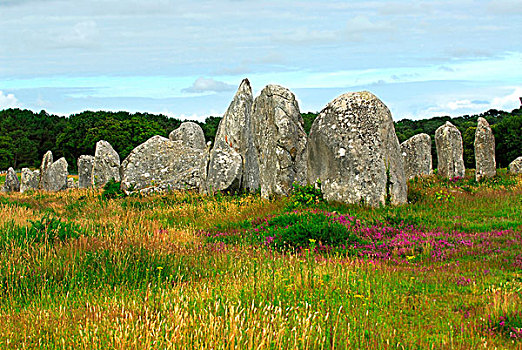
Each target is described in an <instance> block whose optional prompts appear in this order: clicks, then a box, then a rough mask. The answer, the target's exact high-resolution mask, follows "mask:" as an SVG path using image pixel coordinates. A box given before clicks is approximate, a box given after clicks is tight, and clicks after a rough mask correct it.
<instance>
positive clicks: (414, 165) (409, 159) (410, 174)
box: [401, 134, 432, 179]
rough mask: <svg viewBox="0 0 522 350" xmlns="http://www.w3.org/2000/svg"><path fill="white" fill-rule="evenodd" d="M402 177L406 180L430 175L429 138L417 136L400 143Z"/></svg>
mask: <svg viewBox="0 0 522 350" xmlns="http://www.w3.org/2000/svg"><path fill="white" fill-rule="evenodd" d="M401 152H402V157H403V162H404V175H405V176H406V178H407V179H411V178H414V177H415V176H425V175H430V174H431V173H432V160H431V138H430V136H429V135H428V134H418V135H415V136H413V137H410V138H409V139H408V140H406V141H404V142H403V143H401Z"/></svg>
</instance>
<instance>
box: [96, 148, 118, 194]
mask: <svg viewBox="0 0 522 350" xmlns="http://www.w3.org/2000/svg"><path fill="white" fill-rule="evenodd" d="M111 179H114V181H116V182H118V181H120V156H119V155H118V153H117V152H116V151H115V150H114V148H112V146H111V144H110V143H108V142H107V141H105V140H101V141H98V142H97V143H96V150H95V152H94V163H93V166H92V177H91V184H92V186H93V187H97V188H99V187H103V186H105V184H106V183H107V182H109V180H111Z"/></svg>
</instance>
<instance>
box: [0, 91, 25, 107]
mask: <svg viewBox="0 0 522 350" xmlns="http://www.w3.org/2000/svg"><path fill="white" fill-rule="evenodd" d="M17 107H20V102H19V101H18V100H17V98H16V97H15V95H13V94H4V92H3V91H1V90H0V109H8V108H17Z"/></svg>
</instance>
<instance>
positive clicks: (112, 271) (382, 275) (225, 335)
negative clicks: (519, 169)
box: [0, 171, 522, 349]
mask: <svg viewBox="0 0 522 350" xmlns="http://www.w3.org/2000/svg"><path fill="white" fill-rule="evenodd" d="M108 197H113V198H108ZM408 198H409V201H410V204H408V205H404V206H398V207H380V208H369V207H365V206H364V205H342V204H335V203H330V204H327V203H324V202H322V201H321V199H320V197H319V194H318V193H317V191H314V190H313V189H312V188H298V189H297V190H296V192H295V194H294V195H293V196H291V197H289V198H280V199H275V200H270V201H269V200H264V199H261V198H260V197H259V196H258V195H243V196H224V195H216V196H213V197H211V196H203V195H199V194H196V193H191V192H176V193H169V194H166V195H153V196H148V197H140V196H130V197H125V196H121V195H119V194H118V193H116V194H114V195H113V196H103V195H102V192H101V191H95V190H72V191H71V190H70V191H65V192H62V193H46V192H39V191H36V192H31V193H23V194H20V193H8V194H7V193H2V194H0V227H1V231H0V348H17V349H24V348H46V349H55V348H59V349H107V348H116V349H152V348H158V349H163V348H213V349H235V348H237V349H280V348H281V349H295V348H300V349H333V348H336V349H343V348H352V349H366V348H368V349H392V348H393V349H441V348H442V349H445V348H447V349H475V348H481V349H484V348H486V349H495V348H497V349H511V348H513V349H516V348H522V249H521V244H522V176H519V177H516V176H510V175H507V174H506V173H505V171H499V175H498V176H497V177H496V178H494V179H491V180H487V181H485V182H482V183H476V182H475V181H474V180H473V174H472V173H468V175H467V176H466V178H464V179H454V180H442V179H439V178H437V177H436V176H431V177H428V178H424V179H415V180H411V181H410V182H409V195H408Z"/></svg>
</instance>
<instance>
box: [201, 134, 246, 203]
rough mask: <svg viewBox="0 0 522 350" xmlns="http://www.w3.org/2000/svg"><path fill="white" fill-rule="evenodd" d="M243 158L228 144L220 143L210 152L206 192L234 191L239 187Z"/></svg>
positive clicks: (237, 190) (238, 189)
mask: <svg viewBox="0 0 522 350" xmlns="http://www.w3.org/2000/svg"><path fill="white" fill-rule="evenodd" d="M242 170H243V159H242V158H241V155H240V154H239V153H238V152H236V151H235V150H234V149H233V148H232V147H230V146H229V145H228V144H226V143H225V144H222V145H220V146H219V147H217V148H214V149H213V150H212V152H210V160H209V163H208V167H207V175H206V181H205V183H206V192H208V193H214V192H217V191H221V192H227V193H234V192H239V191H240V189H241V180H242Z"/></svg>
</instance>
